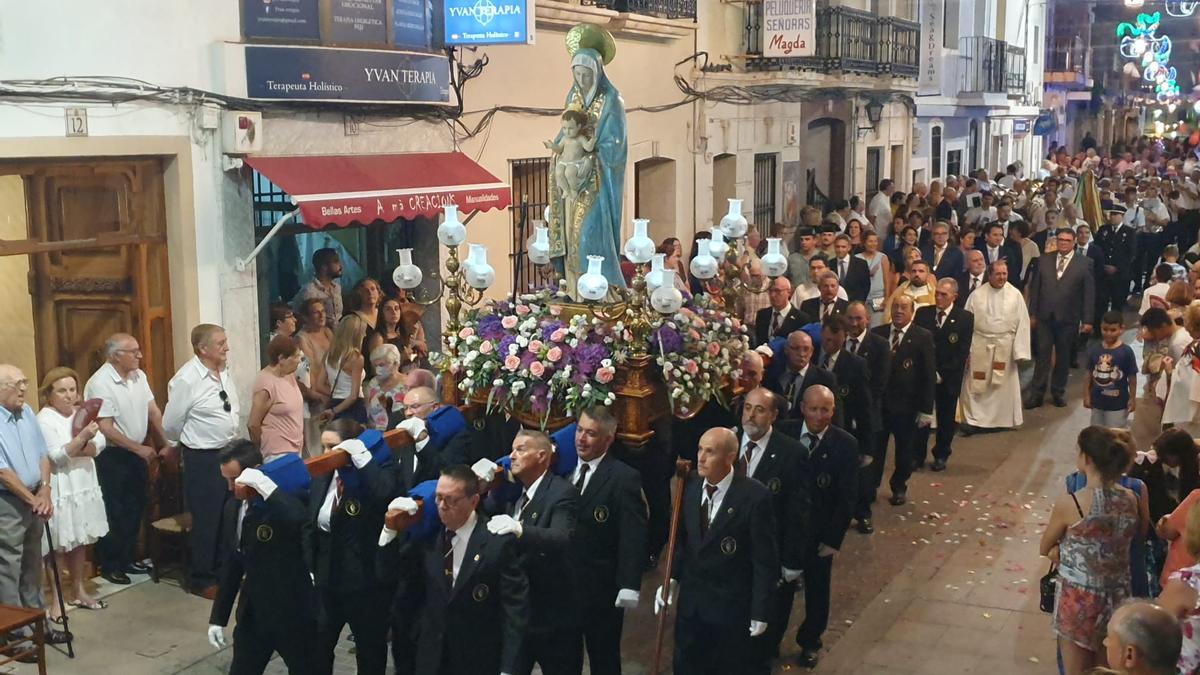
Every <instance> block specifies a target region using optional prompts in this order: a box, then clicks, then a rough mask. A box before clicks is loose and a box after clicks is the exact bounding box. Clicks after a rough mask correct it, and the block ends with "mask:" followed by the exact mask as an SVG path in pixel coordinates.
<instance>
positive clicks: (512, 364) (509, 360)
mask: <svg viewBox="0 0 1200 675" xmlns="http://www.w3.org/2000/svg"><path fill="white" fill-rule="evenodd" d="M504 367H505V368H506V369H508V370H516V369H517V368H520V367H521V359H519V358H517V357H516V356H515V355H512V354H510V355H508V356H506V357H504Z"/></svg>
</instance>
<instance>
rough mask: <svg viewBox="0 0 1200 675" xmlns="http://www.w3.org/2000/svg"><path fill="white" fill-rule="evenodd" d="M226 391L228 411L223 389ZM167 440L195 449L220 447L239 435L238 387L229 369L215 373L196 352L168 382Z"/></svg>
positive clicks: (164, 414)
mask: <svg viewBox="0 0 1200 675" xmlns="http://www.w3.org/2000/svg"><path fill="white" fill-rule="evenodd" d="M222 391H224V392H225V396H226V400H227V401H228V403H229V412H226V411H225V405H224V404H225V402H226V401H222V400H221V392H222ZM163 430H164V431H165V432H166V434H167V440H169V441H171V442H172V443H180V444H183V445H186V446H187V447H189V448H192V449H195V450H220V449H221V448H224V447H225V446H226V445H229V442H230V441H232V440H233V439H234V438H236V437H237V430H238V399H237V391H235V389H234V387H233V382H232V381H231V380H230V379H229V375H228V374H227V373H216V374H214V373H212V372H210V371H209V370H208V368H207V367H206V366H205V365H204V364H203V363H201V362H200V357H198V356H193V357H192V358H191V360H189V361H188V362H187V363H185V364H183V367H182V368H180V369H179V372H177V373H175V377H172V378H171V382H170V384H168V385H167V408H166V410H164V411H163Z"/></svg>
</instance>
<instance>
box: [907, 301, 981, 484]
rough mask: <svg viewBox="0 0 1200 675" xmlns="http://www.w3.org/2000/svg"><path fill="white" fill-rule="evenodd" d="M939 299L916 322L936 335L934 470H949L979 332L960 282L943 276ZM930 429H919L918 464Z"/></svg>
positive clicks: (934, 354)
mask: <svg viewBox="0 0 1200 675" xmlns="http://www.w3.org/2000/svg"><path fill="white" fill-rule="evenodd" d="M936 298H937V301H936V303H935V304H934V305H933V306H932V307H922V308H921V309H918V310H917V317H916V319H915V322H916V324H917V325H918V326H920V327H921V328H924V329H925V330H927V331H929V332H930V333H932V334H933V356H934V360H935V361H936V362H937V376H936V380H937V384H936V386H935V387H934V392H933V400H934V417H935V419H936V420H937V435H936V436H935V440H934V443H933V466H932V469H933V470H934V471H945V470H946V460H948V459H950V443H951V442H952V441H953V440H954V432H955V429H956V428H957V425H956V424H955V422H954V414H955V409H956V408H957V407H958V395H959V393H960V392H961V391H962V380H963V371H964V370H966V367H967V356H969V355H970V354H971V336H972V335H974V334H975V317H974V315H972V314H971V313H970V312H968V311H967V310H965V309H961V308H959V306H958V282H957V281H955V280H954V279H949V278H947V279H942V280H941V281H938V285H937V294H936ZM928 445H929V429H928V428H924V427H923V428H921V429H919V430H918V431H917V439H916V442H915V445H914V446H913V448H914V451H913V458H914V459H915V460H916V462H915V463H916V465H917V466H923V465H924V464H925V455H926V453H927V452H928V451H927V448H928Z"/></svg>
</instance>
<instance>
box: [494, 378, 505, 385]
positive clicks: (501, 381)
mask: <svg viewBox="0 0 1200 675" xmlns="http://www.w3.org/2000/svg"><path fill="white" fill-rule="evenodd" d="M503 384H504V380H502V379H500V378H498V377H497V378H496V379H494V380H492V386H493V387H499V386H501V385H503Z"/></svg>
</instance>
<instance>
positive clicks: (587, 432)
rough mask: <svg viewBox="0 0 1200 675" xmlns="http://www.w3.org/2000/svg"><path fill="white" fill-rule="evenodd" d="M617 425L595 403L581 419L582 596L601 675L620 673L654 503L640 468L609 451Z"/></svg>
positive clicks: (591, 656) (578, 546)
mask: <svg viewBox="0 0 1200 675" xmlns="http://www.w3.org/2000/svg"><path fill="white" fill-rule="evenodd" d="M616 432H617V420H616V418H614V417H613V414H612V413H611V412H609V409H608V408H606V407H604V406H594V407H591V408H586V409H584V410H583V411H582V412H581V413H580V414H579V422H578V423H577V424H576V427H575V452H576V454H577V455H578V456H579V464H578V466H576V467H575V471H574V473H573V474H572V475H571V482H572V483H573V484H574V485H575V489H576V490H578V491H579V492H580V496H579V520H578V523H577V524H576V530H575V552H576V560H577V561H578V562H579V571H580V574H579V583H580V590H579V595H580V599H581V601H582V609H583V640H584V643H585V646H586V647H587V654H588V664H589V666H590V668H591V672H593V673H595V674H596V675H620V672H621V627H622V625H623V622H624V619H625V610H627V609H633V608H635V607H637V605H638V601H639V595H638V592H639V589H640V588H641V584H642V571H643V569H645V566H646V518H647V513H646V502H645V500H644V499H643V498H642V478H641V475H639V474H638V472H637V471H635V470H634V469H632V468H630V467H629V466H628V465H626V464H625V463H624V462H622V461H621V460H619V459H617V458H616V457H613V456H612V455H611V454H609V448H610V447H612V443H613V439H614V438H615V435H616Z"/></svg>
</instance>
